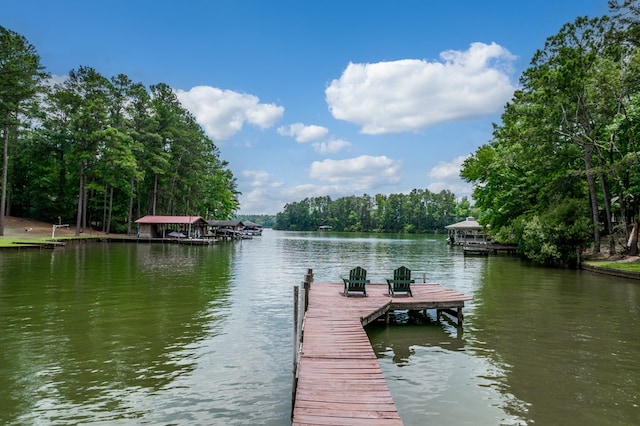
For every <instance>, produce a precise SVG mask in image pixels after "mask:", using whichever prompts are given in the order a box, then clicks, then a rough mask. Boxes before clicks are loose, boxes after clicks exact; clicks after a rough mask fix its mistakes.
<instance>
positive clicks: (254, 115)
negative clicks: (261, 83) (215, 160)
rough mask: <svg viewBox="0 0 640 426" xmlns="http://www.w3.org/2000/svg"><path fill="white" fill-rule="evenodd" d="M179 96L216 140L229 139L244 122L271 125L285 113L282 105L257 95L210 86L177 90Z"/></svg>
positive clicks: (240, 128)
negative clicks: (269, 101)
mask: <svg viewBox="0 0 640 426" xmlns="http://www.w3.org/2000/svg"><path fill="white" fill-rule="evenodd" d="M176 96H177V97H178V99H179V100H180V102H181V103H182V105H183V106H184V107H185V108H186V109H187V110H188V111H189V112H191V113H192V114H193V115H194V117H195V118H196V121H197V122H198V124H200V125H201V126H202V128H203V129H204V131H205V132H206V134H207V135H208V136H210V137H211V138H212V139H214V140H225V139H229V138H230V137H231V136H233V135H234V134H236V133H237V132H239V131H240V130H242V126H243V125H244V124H245V123H247V124H250V125H253V126H257V127H259V128H261V129H266V128H269V127H271V126H273V125H274V123H275V122H276V121H277V120H279V119H280V118H281V117H282V115H283V114H284V108H283V107H281V106H277V105H275V104H263V103H260V99H259V98H258V97H256V96H253V95H248V94H244V93H238V92H234V91H231V90H222V89H218V88H215V87H210V86H196V87H193V88H192V89H191V90H189V91H184V90H176Z"/></svg>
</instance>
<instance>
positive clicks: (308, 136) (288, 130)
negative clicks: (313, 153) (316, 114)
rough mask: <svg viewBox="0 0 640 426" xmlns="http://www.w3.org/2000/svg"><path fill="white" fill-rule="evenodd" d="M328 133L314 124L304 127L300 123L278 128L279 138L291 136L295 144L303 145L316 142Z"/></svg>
mask: <svg viewBox="0 0 640 426" xmlns="http://www.w3.org/2000/svg"><path fill="white" fill-rule="evenodd" d="M328 133H329V129H327V128H326V127H322V126H316V125H315V124H312V125H309V126H305V125H304V124H302V123H294V124H290V125H288V126H281V127H278V134H279V135H281V136H293V137H295V139H296V142H300V143H305V142H312V141H317V140H319V139H322V138H324V137H325V136H327V134H328Z"/></svg>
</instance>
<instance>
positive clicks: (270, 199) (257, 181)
mask: <svg viewBox="0 0 640 426" xmlns="http://www.w3.org/2000/svg"><path fill="white" fill-rule="evenodd" d="M241 175H242V178H243V179H244V180H247V181H248V186H249V187H250V188H251V189H250V190H249V191H244V192H243V193H242V195H240V205H241V206H242V211H243V212H250V213H260V214H262V213H267V214H275V213H277V212H279V211H281V210H282V208H283V206H284V204H283V202H282V200H281V196H280V193H279V189H280V188H281V187H282V186H283V185H284V183H283V182H281V181H278V180H274V179H273V177H272V176H271V174H269V173H268V172H265V171H262V170H244V171H242V172H241Z"/></svg>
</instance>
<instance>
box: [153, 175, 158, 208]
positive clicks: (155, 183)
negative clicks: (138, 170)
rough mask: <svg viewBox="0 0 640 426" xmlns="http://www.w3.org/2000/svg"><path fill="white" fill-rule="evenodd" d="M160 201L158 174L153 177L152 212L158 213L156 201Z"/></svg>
mask: <svg viewBox="0 0 640 426" xmlns="http://www.w3.org/2000/svg"><path fill="white" fill-rule="evenodd" d="M157 201H158V175H157V174H156V175H155V176H154V177H153V197H152V199H151V214H152V215H154V216H155V215H156V202H157Z"/></svg>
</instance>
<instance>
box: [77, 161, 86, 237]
mask: <svg viewBox="0 0 640 426" xmlns="http://www.w3.org/2000/svg"><path fill="white" fill-rule="evenodd" d="M80 168H81V170H80V183H79V185H78V209H77V212H76V237H77V236H78V235H80V226H81V225H82V205H83V198H84V168H85V163H84V162H83V163H82V165H81V166H80Z"/></svg>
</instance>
